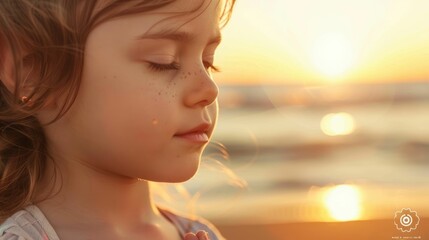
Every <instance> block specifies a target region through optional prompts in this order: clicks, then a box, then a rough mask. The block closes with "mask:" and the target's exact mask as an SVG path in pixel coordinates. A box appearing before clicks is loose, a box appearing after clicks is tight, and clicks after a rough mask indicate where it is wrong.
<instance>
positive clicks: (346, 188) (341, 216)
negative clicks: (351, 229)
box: [324, 185, 361, 221]
mask: <svg viewBox="0 0 429 240" xmlns="http://www.w3.org/2000/svg"><path fill="white" fill-rule="evenodd" d="M360 200H361V196H360V191H359V189H358V188H357V187H356V186H352V185H338V186H335V187H333V188H330V189H328V190H327V191H326V193H325V196H324V205H325V207H326V208H327V210H328V212H329V214H330V216H331V217H332V218H333V219H335V220H337V221H350V220H356V219H358V218H359V217H360V215H361V202H360Z"/></svg>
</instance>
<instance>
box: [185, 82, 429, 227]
mask: <svg viewBox="0 0 429 240" xmlns="http://www.w3.org/2000/svg"><path fill="white" fill-rule="evenodd" d="M377 87H378V90H373V89H372V88H371V86H361V87H360V88H359V87H354V88H348V90H347V91H349V92H350V89H353V90H354V91H353V94H351V95H350V97H348V98H347V96H348V95H341V94H340V97H337V98H338V99H339V100H338V99H337V100H335V97H326V96H328V95H329V94H328V93H326V92H325V93H320V92H323V90H320V89H319V90H318V91H319V93H318V95H317V96H319V99H315V97H314V96H315V95H314V92H313V93H311V94H309V93H308V92H309V90H308V89H305V90H303V89H300V88H299V87H294V88H293V90H291V89H290V88H287V89H284V90H283V92H288V93H290V95H293V96H294V98H297V97H296V94H295V95H294V92H301V95H303V96H301V97H300V98H301V100H300V101H295V102H293V101H292V100H291V99H289V98H288V97H287V96H285V97H284V98H283V99H282V101H279V99H280V98H279V95H281V94H279V93H281V92H282V91H281V90H279V89H278V88H271V91H270V90H267V89H264V88H263V87H260V89H259V90H258V91H259V95H258V94H257V93H254V92H255V90H253V93H252V94H253V95H252V94H248V95H246V96H245V97H243V96H242V97H241V98H237V95H234V94H230V93H229V95H228V96H230V97H231V99H232V100H230V101H233V103H228V101H227V100H225V99H226V98H224V99H223V102H222V101H220V102H221V105H220V107H221V110H220V115H219V119H218V123H217V128H216V130H215V133H214V135H213V139H212V143H211V144H210V145H209V146H208V147H207V149H206V151H205V153H204V155H203V156H204V157H203V161H202V164H201V168H200V170H199V172H198V173H197V174H196V175H195V176H194V178H192V179H191V180H190V181H188V182H187V183H186V186H187V188H188V189H189V190H190V192H191V193H197V194H198V195H197V198H198V199H196V200H197V201H198V204H197V206H198V211H199V213H200V214H201V215H203V216H206V217H208V218H210V219H212V220H214V221H219V222H223V223H226V222H237V221H240V222H246V223H247V222H250V223H254V222H270V223H273V222H285V221H335V220H336V219H335V218H333V217H332V216H330V213H329V209H327V206H326V205H327V204H326V198H325V197H324V196H325V195H326V192H327V191H328V190H329V189H332V188H334V187H335V186H339V185H344V184H347V185H350V186H354V187H355V188H356V189H357V190H358V193H359V196H358V197H355V198H357V199H351V200H346V201H352V202H354V201H355V200H356V201H357V203H356V204H357V206H358V210H359V214H358V216H355V217H354V218H353V219H354V220H359V219H378V218H384V219H385V218H391V217H392V216H393V215H394V213H395V211H397V210H398V209H399V210H400V209H402V208H405V207H408V208H412V209H416V210H418V212H419V214H420V215H421V216H429V204H428V203H429V191H428V190H429V101H428V99H429V91H427V92H426V90H425V89H426V88H427V85H426V84H419V85H418V86H417V87H416V86H415V85H413V84H409V85H393V86H391V85H387V86H384V87H383V86H377ZM273 89H275V91H277V95H276V96H275V97H273V96H274V95H275V94H274V93H273V92H274V91H273ZM368 89H371V91H369V90H368ZM428 89H429V88H428ZM235 90H236V91H237V92H246V91H249V90H248V89H244V90H243V89H240V88H237V89H235ZM221 91H222V89H221ZM228 91H230V92H231V91H232V90H231V89H228ZM325 91H327V92H328V91H331V92H335V91H339V90H338V89H337V90H332V89H327V90H325ZM344 91H345V92H347V91H346V90H344ZM302 92H305V94H302ZM339 92H341V91H339ZM426 93H428V94H427V96H426ZM270 94H272V95H270ZM260 95H264V96H260ZM255 96H256V97H255ZM320 96H324V97H323V99H322V97H320ZM335 96H338V94H337V95H335ZM243 98H247V99H249V98H251V99H259V100H258V101H254V100H253V102H252V101H249V100H243ZM306 98H311V99H310V100H309V99H306ZM237 99H241V100H240V101H239V103H237ZM327 99H328V100H327ZM234 101H235V102H234ZM246 101H247V102H246ZM261 102H264V103H263V104H261ZM223 106H224V108H222V107H223ZM340 112H341V113H346V114H348V116H351V118H352V120H353V124H352V130H351V132H348V133H346V134H344V135H337V136H330V135H328V134H327V133H326V132H324V130H323V127H322V125H323V124H322V122H323V120H322V119H324V117H325V116H327V115H328V114H332V113H334V114H335V113H340ZM342 124H343V123H342V122H341V121H339V122H338V121H334V122H333V123H332V124H331V127H333V128H339V129H342V127H341V126H342ZM219 144H222V145H223V147H221V148H220V147H219ZM217 161H219V162H220V163H222V164H223V165H224V166H226V167H227V168H223V167H222V165H220V164H219V163H218V162H217ZM225 169H226V170H225ZM230 170H231V171H230ZM234 174H235V176H236V177H237V178H234V177H232V176H234ZM240 179H241V180H243V181H240ZM243 184H247V185H243ZM353 219H351V220H353ZM337 220H338V219H337Z"/></svg>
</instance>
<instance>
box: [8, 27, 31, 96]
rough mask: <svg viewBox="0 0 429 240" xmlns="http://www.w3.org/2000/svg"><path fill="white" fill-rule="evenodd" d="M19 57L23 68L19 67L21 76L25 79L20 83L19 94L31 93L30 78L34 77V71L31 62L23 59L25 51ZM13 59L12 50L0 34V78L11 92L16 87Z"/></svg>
mask: <svg viewBox="0 0 429 240" xmlns="http://www.w3.org/2000/svg"><path fill="white" fill-rule="evenodd" d="M17 57H19V58H20V59H18V61H22V62H23V69H21V73H22V77H23V78H25V81H24V82H22V83H21V95H29V94H30V93H31V90H32V87H31V80H32V79H33V78H34V77H35V76H34V75H33V76H32V74H34V71H32V70H33V69H32V66H33V62H31V61H26V60H25V53H24V54H23V55H22V56H17ZM14 71H15V67H14V59H13V54H12V51H11V49H10V47H9V45H8V44H7V43H6V41H4V38H2V36H1V35H0V80H1V81H2V82H3V85H5V86H6V88H7V89H8V90H9V92H11V93H13V92H14V90H15V87H16V82H15V77H14V74H15V73H14Z"/></svg>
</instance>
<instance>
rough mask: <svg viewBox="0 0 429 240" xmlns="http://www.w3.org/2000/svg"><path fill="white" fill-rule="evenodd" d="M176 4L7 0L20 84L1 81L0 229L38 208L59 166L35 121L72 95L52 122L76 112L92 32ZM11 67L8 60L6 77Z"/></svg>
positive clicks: (2, 16) (5, 39)
mask: <svg viewBox="0 0 429 240" xmlns="http://www.w3.org/2000/svg"><path fill="white" fill-rule="evenodd" d="M174 1H175V0H129V1H121V0H103V1H96V0H93V1H87V0H49V1H48V0H40V1H33V0H1V1H0V53H3V52H4V51H5V49H6V48H8V49H9V50H10V52H11V54H12V59H13V66H14V72H13V77H14V82H15V88H14V89H13V92H11V91H10V90H8V89H7V88H6V86H5V85H4V84H3V82H2V81H0V223H1V222H3V221H4V220H5V219H6V218H7V217H9V216H10V215H12V214H13V213H14V212H16V211H18V210H20V209H22V208H23V207H25V206H26V205H28V204H29V203H31V202H32V200H33V198H34V194H35V193H34V191H35V186H36V185H37V183H38V181H39V180H41V177H42V176H43V175H44V173H45V168H46V166H47V161H49V160H51V161H52V163H53V164H55V162H54V161H53V158H52V157H51V156H50V154H49V152H48V151H47V145H46V137H45V135H44V131H43V126H42V125H41V124H40V122H39V121H38V120H37V119H36V118H35V117H34V115H35V113H37V112H38V111H39V110H41V109H42V108H43V107H44V106H45V104H47V103H48V102H49V101H50V100H52V99H54V100H55V99H58V98H59V97H60V96H65V101H64V103H63V105H61V109H60V111H59V112H58V114H57V116H56V117H55V118H54V119H53V120H52V121H50V122H49V123H47V124H51V123H53V122H55V121H56V120H58V119H59V118H61V117H62V116H63V115H64V114H65V113H66V112H67V111H68V109H69V108H70V107H71V105H72V104H73V102H74V100H75V98H76V96H77V93H78V90H79V85H80V79H81V75H82V69H83V56H84V55H83V53H84V46H85V42H86V39H87V37H88V35H89V33H90V32H91V30H92V29H94V28H95V27H96V26H97V25H98V24H100V23H102V22H105V21H107V20H109V19H112V18H114V17H119V16H123V15H128V14H134V13H142V12H146V11H150V10H155V9H158V8H161V7H163V6H166V5H168V4H170V3H172V2H174ZM202 2H203V3H204V1H202ZM234 3H235V0H230V1H227V2H226V3H225V6H224V7H223V11H222V14H221V16H222V17H221V22H220V23H221V26H223V25H224V24H226V23H227V21H228V19H229V18H230V14H231V12H232V9H233V6H234ZM201 6H202V4H201ZM201 6H199V7H198V8H200V7H201ZM196 10H198V9H192V10H191V11H189V12H183V13H179V14H188V13H191V12H193V11H196ZM0 56H1V55H0ZM3 64H4V59H0V77H3V74H4V68H3ZM26 69H31V70H30V72H31V73H32V74H34V76H36V77H35V78H36V79H30V80H31V84H32V85H31V87H32V92H31V93H30V94H28V95H27V97H28V99H29V100H30V101H26V102H21V101H19V99H20V96H22V90H23V88H24V87H26V85H25V84H26V83H25V81H26V76H24V75H25V74H23V73H25V70H26ZM32 76H33V75H32ZM30 103H31V104H30Z"/></svg>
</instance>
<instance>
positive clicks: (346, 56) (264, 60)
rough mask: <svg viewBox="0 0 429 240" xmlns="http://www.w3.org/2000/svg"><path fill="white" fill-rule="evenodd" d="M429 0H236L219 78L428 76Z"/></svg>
mask: <svg viewBox="0 0 429 240" xmlns="http://www.w3.org/2000/svg"><path fill="white" fill-rule="evenodd" d="M428 15H429V1H409V0H397V1H390V0H378V1H372V0H350V1H342V0H326V1H316V0H302V1H293V0H273V1H270V2H269V3H267V2H264V1H256V0H248V1H238V2H237V6H236V11H235V12H234V14H233V16H232V19H231V21H230V23H229V24H228V25H227V26H226V28H225V29H224V30H223V42H222V45H221V46H220V47H219V51H218V53H217V56H216V62H217V63H218V64H219V65H220V66H221V67H222V73H219V74H218V75H216V77H215V78H216V80H217V81H218V82H220V83H244V84H252V83H258V82H262V83H269V82H270V83H299V84H314V83H316V84H320V83H322V84H326V83H329V84H330V83H332V82H334V83H350V82H359V83H373V82H395V81H410V80H414V81H424V80H427V79H428V78H429V72H428V71H427V69H429V61H427V56H429V45H428V42H429V21H427V20H426V19H427V16H428Z"/></svg>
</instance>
